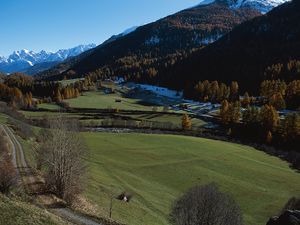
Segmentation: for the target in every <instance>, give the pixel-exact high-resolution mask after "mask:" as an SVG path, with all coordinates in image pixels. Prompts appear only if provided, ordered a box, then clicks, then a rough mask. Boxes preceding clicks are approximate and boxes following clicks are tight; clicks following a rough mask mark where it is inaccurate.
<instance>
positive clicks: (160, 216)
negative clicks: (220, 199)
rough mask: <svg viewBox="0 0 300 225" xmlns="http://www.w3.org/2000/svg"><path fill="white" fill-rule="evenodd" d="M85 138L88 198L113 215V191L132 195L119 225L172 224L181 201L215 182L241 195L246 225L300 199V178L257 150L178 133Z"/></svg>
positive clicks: (119, 211) (119, 210) (120, 211)
mask: <svg viewBox="0 0 300 225" xmlns="http://www.w3.org/2000/svg"><path fill="white" fill-rule="evenodd" d="M83 136H84V138H85V140H86V143H87V145H88V147H89V156H88V158H87V163H88V166H89V172H90V175H89V178H88V185H87V189H86V192H85V195H86V196H87V197H88V199H90V200H91V201H92V202H94V203H97V204H98V205H99V206H100V207H102V208H101V210H99V213H102V214H103V213H104V214H106V215H107V211H108V205H109V197H108V196H109V195H110V194H111V193H113V194H120V193H122V192H123V191H126V192H130V193H132V194H133V198H132V201H131V202H129V203H124V202H118V200H115V201H114V208H113V219H116V220H118V221H120V222H123V223H126V224H130V225H141V224H143V225H153V224H161V225H168V224H169V223H168V215H169V213H170V210H171V206H172V203H173V202H174V200H175V199H176V198H177V197H179V196H180V195H182V194H183V193H184V192H185V191H187V190H188V189H189V188H191V187H193V186H195V185H202V184H207V183H210V182H215V183H217V184H218V185H219V186H220V188H221V190H223V191H224V192H228V193H229V194H230V195H232V196H233V197H234V199H235V200H236V201H237V202H238V204H239V205H240V207H241V209H242V212H243V215H244V221H245V224H246V225H257V224H265V223H266V221H267V220H268V218H269V217H270V216H272V215H276V214H277V213H278V212H279V211H280V209H281V208H282V207H283V205H284V204H285V203H286V201H287V200H288V199H289V198H290V197H292V196H298V195H299V194H300V179H299V178H300V177H299V173H297V172H295V171H293V170H292V169H290V168H289V165H288V163H286V162H284V161H282V160H280V159H278V158H276V157H271V156H269V155H267V154H265V153H263V152H260V151H257V150H255V149H253V148H251V147H247V146H243V145H238V144H232V143H227V142H222V141H215V140H208V139H203V138H194V137H185V136H172V135H146V134H109V133H84V134H83ZM106 206H107V207H106Z"/></svg>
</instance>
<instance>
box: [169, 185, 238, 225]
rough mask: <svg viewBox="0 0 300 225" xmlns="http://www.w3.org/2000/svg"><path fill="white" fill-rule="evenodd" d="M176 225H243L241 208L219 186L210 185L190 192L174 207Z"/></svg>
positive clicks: (172, 213)
mask: <svg viewBox="0 0 300 225" xmlns="http://www.w3.org/2000/svg"><path fill="white" fill-rule="evenodd" d="M171 222H172V223H173V224H174V225H241V224H242V216H241V211H240V208H239V206H238V205H237V204H236V203H235V201H234V200H233V199H232V198H231V197H229V196H228V195H226V194H224V193H222V192H220V191H219V189H218V187H217V185H215V184H208V185H205V186H197V187H194V188H192V189H191V190H189V191H188V192H187V193H186V194H184V195H183V196H182V197H181V198H180V199H179V200H177V201H176V202H175V204H174V206H173V210H172V212H171Z"/></svg>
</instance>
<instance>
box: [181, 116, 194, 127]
mask: <svg viewBox="0 0 300 225" xmlns="http://www.w3.org/2000/svg"><path fill="white" fill-rule="evenodd" d="M191 128H192V120H191V118H190V117H189V116H188V115H187V114H183V116H182V129H183V130H190V129H191Z"/></svg>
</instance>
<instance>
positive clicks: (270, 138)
mask: <svg viewBox="0 0 300 225" xmlns="http://www.w3.org/2000/svg"><path fill="white" fill-rule="evenodd" d="M272 140H273V135H272V132H271V131H268V132H267V137H266V142H267V143H268V144H271V143H272Z"/></svg>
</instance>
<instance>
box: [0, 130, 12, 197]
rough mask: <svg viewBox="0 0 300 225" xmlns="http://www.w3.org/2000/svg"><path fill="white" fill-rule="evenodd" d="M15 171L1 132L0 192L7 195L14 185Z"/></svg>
mask: <svg viewBox="0 0 300 225" xmlns="http://www.w3.org/2000/svg"><path fill="white" fill-rule="evenodd" d="M15 178H16V169H15V167H14V165H13V163H12V161H11V156H10V155H9V149H8V143H7V140H6V138H5V136H4V133H3V132H0V192H1V193H3V194H8V193H9V191H10V189H11V188H12V186H14V185H15V183H16V179H15Z"/></svg>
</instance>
